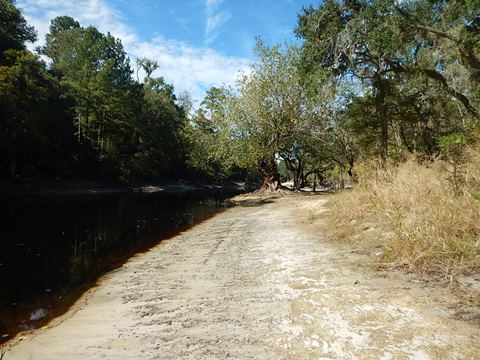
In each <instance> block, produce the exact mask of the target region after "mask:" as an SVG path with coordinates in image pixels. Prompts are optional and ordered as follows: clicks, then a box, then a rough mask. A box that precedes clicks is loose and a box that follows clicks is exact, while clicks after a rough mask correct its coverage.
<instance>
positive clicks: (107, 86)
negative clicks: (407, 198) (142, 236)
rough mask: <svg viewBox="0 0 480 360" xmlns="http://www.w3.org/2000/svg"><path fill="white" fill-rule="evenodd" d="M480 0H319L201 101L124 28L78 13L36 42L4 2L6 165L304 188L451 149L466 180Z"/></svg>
mask: <svg viewBox="0 0 480 360" xmlns="http://www.w3.org/2000/svg"><path fill="white" fill-rule="evenodd" d="M479 5H480V4H479V2H478V1H477V0H464V1H460V0H458V1H457V0H455V1H433V0H418V1H394V0H375V1H365V0H346V1H333V0H326V1H324V2H322V3H321V5H319V6H317V7H313V6H312V7H308V8H304V9H303V10H302V11H301V12H300V13H299V14H298V22H297V26H296V28H295V33H296V35H297V37H298V40H299V44H300V45H295V44H288V43H285V44H276V45H273V46H268V45H266V44H265V43H264V42H263V41H262V39H260V38H258V39H257V45H256V48H255V54H256V61H255V62H254V64H253V65H252V67H251V69H250V71H248V72H247V73H244V74H243V75H242V76H240V77H239V78H238V81H237V83H236V85H235V86H229V87H227V86H224V87H214V88H211V89H210V90H209V91H207V94H206V96H205V98H204V100H203V101H202V102H201V104H200V106H198V107H197V108H196V109H194V108H193V107H192V101H191V99H190V96H189V95H188V93H186V92H184V93H182V94H181V95H179V96H176V95H175V89H174V88H173V86H172V85H170V84H168V83H167V82H166V81H165V80H164V78H163V77H153V76H152V73H153V72H154V71H156V70H157V68H158V65H157V63H156V62H155V61H153V60H149V59H147V58H143V59H135V60H134V61H132V60H131V59H129V57H128V55H127V54H126V52H125V50H124V48H123V46H122V43H121V41H120V40H119V39H116V38H115V37H113V36H112V35H111V34H110V33H107V34H104V33H101V32H100V31H99V30H98V29H96V28H95V27H93V26H87V27H84V26H82V25H80V24H79V23H78V22H77V21H76V20H75V19H73V18H71V17H68V16H60V17H57V18H55V19H53V20H52V22H51V24H50V31H49V33H48V34H47V36H46V41H45V45H44V46H42V47H39V48H37V50H36V52H35V53H32V52H31V51H28V50H27V49H26V44H27V43H29V42H33V41H34V40H36V32H35V29H34V28H33V27H31V26H30V25H29V24H28V23H27V22H26V20H25V19H24V17H23V16H22V13H21V10H20V9H19V8H18V7H17V6H16V4H15V2H14V1H13V0H1V9H2V10H1V13H0V17H1V18H0V21H1V24H2V26H1V32H0V94H1V97H0V102H1V105H0V122H1V127H0V147H1V153H0V177H1V178H2V179H4V180H15V179H19V178H36V177H59V178H84V177H87V178H92V174H95V176H94V177H96V178H109V179H116V180H118V181H121V182H125V183H128V182H131V181H134V180H137V179H155V180H163V179H165V180H169V179H174V180H175V179H177V180H178V179H181V178H188V179H210V180H212V181H224V180H226V179H231V178H233V177H236V178H242V179H245V178H247V179H248V178H251V179H261V180H262V182H261V183H260V184H261V186H263V187H265V188H270V189H272V190H276V189H278V188H279V187H280V186H281V180H286V179H289V180H292V181H293V187H294V189H295V190H299V189H301V188H303V187H305V186H307V185H312V183H313V182H314V183H315V184H316V183H317V182H318V184H319V185H323V186H330V187H331V186H342V185H345V183H355V182H356V181H358V174H357V171H356V165H357V164H359V163H365V161H367V160H372V161H374V163H375V165H374V166H375V167H376V168H383V169H385V168H386V167H387V166H389V165H390V164H393V165H394V164H398V163H401V162H403V161H405V160H407V159H411V158H415V159H416V161H417V162H419V163H424V164H428V163H431V162H434V161H435V160H438V159H444V160H447V161H450V162H451V163H452V164H453V166H454V173H453V175H452V179H453V184H454V187H458V186H459V181H461V173H460V172H461V171H460V170H459V169H460V165H461V163H462V162H465V161H466V156H467V155H466V154H467V149H469V148H470V147H472V146H473V144H475V142H476V141H477V137H478V127H479V120H480V110H479V99H480V87H479V82H480V55H479V49H480V31H479V30H480V6H479ZM45 60H46V61H45ZM139 70H142V73H145V74H146V76H145V78H144V79H143V80H142V79H139V78H138V73H139ZM160 70H161V69H160ZM135 74H136V76H135ZM456 190H459V189H456Z"/></svg>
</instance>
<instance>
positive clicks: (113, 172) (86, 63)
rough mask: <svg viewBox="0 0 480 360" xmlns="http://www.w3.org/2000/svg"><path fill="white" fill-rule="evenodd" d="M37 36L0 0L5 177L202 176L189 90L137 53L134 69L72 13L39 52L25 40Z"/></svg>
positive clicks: (1, 173) (7, 0)
mask: <svg viewBox="0 0 480 360" xmlns="http://www.w3.org/2000/svg"><path fill="white" fill-rule="evenodd" d="M36 38H37V37H36V32H35V29H34V28H33V27H31V26H29V25H28V24H27V22H26V21H25V19H24V18H23V16H22V14H21V12H20V10H19V9H18V8H17V7H16V6H15V3H14V1H13V0H0V178H1V179H6V180H13V179H17V178H19V177H20V178H38V177H47V178H50V177H61V178H72V179H75V178H91V179H117V180H120V181H123V182H128V181H134V180H138V179H179V178H185V177H186V178H194V177H195V178H198V177H201V178H206V177H207V176H208V174H205V173H202V171H201V169H200V170H197V167H196V166H195V164H193V163H192V161H191V160H190V159H189V153H190V152H191V149H192V147H193V146H194V142H195V138H196V136H195V133H194V132H195V130H194V129H193V127H192V126H191V124H190V122H189V120H188V112H189V111H190V110H191V106H192V105H191V101H190V98H189V96H188V93H183V94H182V96H180V98H177V97H176V96H175V94H174V88H173V86H172V85H170V84H168V83H166V82H165V80H164V79H163V78H162V77H158V78H155V77H153V76H152V74H153V72H154V71H155V70H156V69H157V68H158V65H157V63H156V62H155V61H152V60H149V59H137V60H136V64H135V65H136V71H134V70H133V69H132V65H131V64H130V60H129V58H128V56H127V54H126V53H125V50H124V48H123V46H122V43H121V42H120V40H118V39H116V38H114V37H113V36H112V35H111V34H109V33H108V34H103V33H101V32H100V31H98V30H97V29H96V28H95V27H92V26H88V27H83V26H80V24H79V23H78V22H77V21H75V20H74V19H73V18H71V17H68V16H61V17H57V18H55V19H54V20H52V22H51V25H50V31H49V33H48V34H47V36H46V42H45V45H44V46H43V47H41V48H38V49H37V52H38V54H39V55H36V54H33V53H32V52H30V51H28V50H27V49H26V47H25V44H26V43H28V42H33V41H35V40H36ZM40 55H42V56H44V57H46V58H48V65H47V64H46V63H45V62H44V61H42V58H41V57H40ZM139 70H140V72H141V70H143V72H144V73H145V74H146V75H147V76H146V78H145V79H144V81H143V82H140V81H139V79H138V73H139ZM135 72H136V75H137V76H136V79H134V77H135Z"/></svg>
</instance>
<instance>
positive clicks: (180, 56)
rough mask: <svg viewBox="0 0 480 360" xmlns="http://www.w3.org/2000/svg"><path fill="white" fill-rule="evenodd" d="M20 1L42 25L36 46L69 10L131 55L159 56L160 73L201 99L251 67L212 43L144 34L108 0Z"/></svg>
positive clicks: (214, 24)
mask: <svg viewBox="0 0 480 360" xmlns="http://www.w3.org/2000/svg"><path fill="white" fill-rule="evenodd" d="M221 3H222V0H207V6H209V7H210V8H215V7H217V6H219V5H220V4H221ZM17 4H18V5H19V7H21V8H22V9H23V11H24V15H25V17H26V19H27V21H28V22H29V23H30V24H31V25H33V26H35V28H36V29H37V31H38V35H39V41H38V42H37V43H36V44H34V45H32V46H30V48H31V49H33V48H34V47H35V46H37V45H41V44H43V43H44V41H45V35H46V34H47V32H48V28H49V25H50V20H51V19H53V18H55V17H56V16H59V15H69V16H72V17H73V18H75V19H76V20H78V21H79V22H80V23H81V24H82V25H84V26H87V25H93V26H96V27H97V28H98V29H99V30H101V31H102V32H110V33H112V35H114V36H115V37H118V38H120V39H121V40H122V43H123V45H124V47H125V50H126V51H127V52H128V53H129V54H130V56H131V57H132V58H141V57H147V58H149V59H153V60H156V61H157V62H158V64H159V69H158V70H157V71H156V73H155V74H156V75H162V76H164V77H165V79H166V80H167V81H168V82H170V83H172V84H173V85H174V86H175V89H176V90H177V92H180V91H183V90H188V91H189V92H190V93H191V95H192V97H193V99H194V100H196V101H199V100H201V99H202V98H203V96H204V92H205V90H207V89H208V88H210V87H211V86H221V85H222V84H226V85H231V84H233V83H234V82H235V79H236V77H237V75H238V73H239V72H241V71H245V70H246V69H248V67H249V61H248V60H247V59H244V58H238V57H231V56H225V55H223V54H221V53H219V52H218V51H215V50H213V49H211V48H208V47H200V48H199V47H193V46H191V45H189V44H187V43H185V42H181V41H177V40H174V39H166V38H164V37H162V36H156V37H154V38H153V39H151V40H145V39H140V37H139V35H138V34H137V32H136V31H135V29H132V28H131V27H130V26H128V25H127V24H126V23H125V18H124V16H123V14H122V13H121V12H119V11H118V10H116V9H115V8H113V7H111V6H110V5H109V4H107V3H106V2H105V0H86V1H81V2H80V1H77V0H20V1H18V3H17ZM214 14H216V15H218V14H219V13H218V12H215V13H214ZM223 16H225V15H223ZM215 19H217V20H215ZM221 23H222V20H221V16H220V17H218V18H215V16H214V17H213V18H212V20H211V23H210V30H209V36H212V34H213V33H214V32H215V31H218V27H219V26H221ZM133 64H134V62H133V61H132V66H133Z"/></svg>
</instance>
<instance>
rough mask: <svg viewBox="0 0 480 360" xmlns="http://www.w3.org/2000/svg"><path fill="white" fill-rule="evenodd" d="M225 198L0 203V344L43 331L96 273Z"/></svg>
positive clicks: (159, 195) (141, 196)
mask: <svg viewBox="0 0 480 360" xmlns="http://www.w3.org/2000/svg"><path fill="white" fill-rule="evenodd" d="M231 194H232V193H231V192H230V193H229V194H228V193H225V192H224V191H222V190H216V191H212V190H202V191H198V190H197V191H189V192H180V193H178V192H177V193H165V192H156V193H117V194H103V195H101V194H97V195H71V196H65V195H64V196H42V195H35V196H14V197H5V196H4V197H2V198H0V203H1V205H0V239H1V241H0V279H1V281H2V286H1V287H0V343H3V342H6V341H8V340H9V339H10V338H12V337H13V336H14V335H15V334H17V333H18V332H20V331H23V330H29V329H34V328H38V327H41V326H44V325H45V324H46V323H47V322H48V321H49V320H50V319H51V318H53V317H55V316H59V315H61V314H62V313H64V312H65V311H66V310H68V308H69V307H70V306H71V305H72V304H73V302H75V300H77V299H78V297H79V296H80V295H81V294H82V293H83V292H84V291H85V290H87V289H89V288H90V287H92V286H94V285H95V282H96V280H97V279H98V278H99V277H100V276H101V275H102V274H104V273H105V272H107V271H110V270H112V269H115V268H117V267H119V266H121V265H122V264H123V263H124V262H125V261H126V260H128V259H129V258H130V257H132V256H133V255H135V254H137V253H139V252H143V251H146V250H148V249H149V248H151V247H152V246H154V245H156V244H157V243H158V242H160V241H161V240H162V239H165V238H168V237H171V236H173V235H175V234H177V233H178V232H180V231H182V230H184V229H187V228H188V227H190V226H192V225H194V224H196V223H199V222H201V221H203V220H205V219H207V218H209V217H211V216H212V215H214V214H216V213H218V212H219V211H221V210H222V209H224V208H225V206H226V205H225V203H224V199H225V198H227V197H228V196H229V195H231Z"/></svg>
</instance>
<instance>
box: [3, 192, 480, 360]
mask: <svg viewBox="0 0 480 360" xmlns="http://www.w3.org/2000/svg"><path fill="white" fill-rule="evenodd" d="M323 202H324V200H323V199H322V198H321V197H314V196H309V197H294V198H281V199H279V200H277V201H275V202H272V203H266V204H262V205H256V206H239V207H234V208H232V209H229V210H227V211H226V212H224V213H222V214H220V215H217V216H216V217H214V218H213V219H210V220H209V221H206V222H204V223H202V224H200V225H197V226H196V227H194V228H193V229H190V230H188V231H186V232H185V233H182V234H180V235H178V236H176V237H174V238H172V239H170V240H168V241H164V242H162V243H161V244H160V245H158V246H157V247H155V248H154V249H152V250H151V251H149V252H148V253H146V254H143V255H140V256H138V257H135V258H133V259H132V260H131V261H129V262H128V263H127V264H126V265H125V266H123V267H122V268H121V269H118V270H117V271H115V272H112V273H110V274H108V275H107V276H105V277H104V278H103V279H102V281H101V282H100V284H99V286H98V287H97V288H96V289H95V290H94V291H93V292H91V293H90V294H88V295H86V296H85V298H84V299H82V300H81V301H80V302H79V303H78V304H77V310H76V311H72V312H71V313H70V314H68V316H66V317H65V318H64V319H63V321H61V322H60V323H59V324H57V325H52V326H50V327H49V328H48V329H43V330H39V331H37V332H35V334H34V335H33V336H31V335H30V336H27V337H26V338H25V339H23V340H22V341H20V342H18V343H17V344H15V345H13V346H12V347H11V348H10V349H9V350H8V352H7V353H6V355H5V358H4V360H16V359H25V360H27V359H32V360H53V359H62V360H63V359H72V360H75V359H79V360H80V359H81V360H85V359H112V360H113V359H114V360H118V359H226V358H238V359H480V327H478V325H475V324H472V323H468V322H463V321H458V320H454V318H453V316H452V314H453V310H451V309H449V307H448V305H449V301H450V299H449V297H448V295H447V293H446V292H445V293H444V292H443V291H442V290H438V289H429V288H424V287H422V285H421V284H415V283H413V282H412V281H406V280H403V279H398V278H396V276H391V275H389V276H387V277H385V275H383V274H379V273H377V274H374V273H372V271H371V270H369V268H368V266H365V259H364V258H361V257H360V256H358V255H355V254H354V253H352V251H350V250H349V249H346V248H340V247H337V246H336V245H334V244H332V243H330V242H328V241H327V240H326V239H325V238H324V237H323V236H322V233H320V232H318V231H316V230H315V229H316V228H315V227H312V226H308V225H305V224H304V223H303V222H304V219H305V218H306V216H305V214H306V212H307V211H308V208H315V209H318V207H321V206H323V205H322V204H323ZM302 219H303V220H302ZM307 222H308V221H307Z"/></svg>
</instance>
